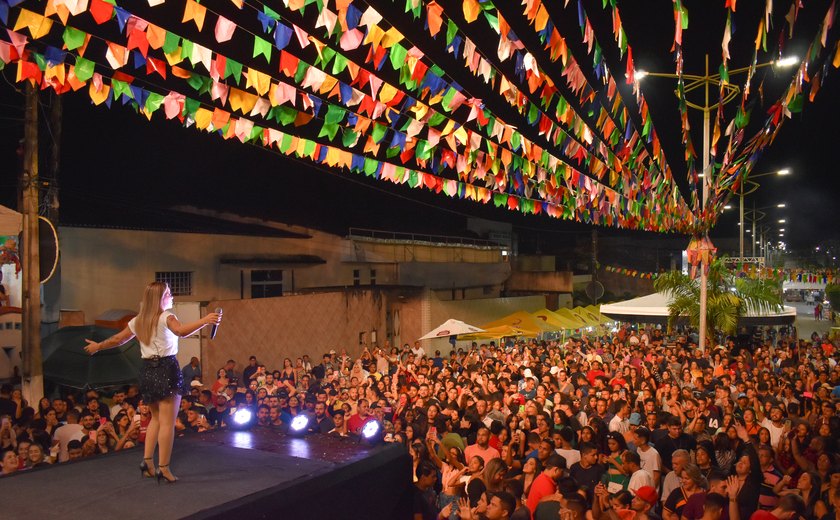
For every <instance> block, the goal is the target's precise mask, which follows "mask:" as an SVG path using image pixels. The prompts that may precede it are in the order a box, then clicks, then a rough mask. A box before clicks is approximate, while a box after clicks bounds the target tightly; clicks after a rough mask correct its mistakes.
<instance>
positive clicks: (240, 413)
mask: <svg viewBox="0 0 840 520" xmlns="http://www.w3.org/2000/svg"><path fill="white" fill-rule="evenodd" d="M253 421H254V413H253V412H252V411H251V410H249V409H248V408H240V409H238V410H236V411H235V412H233V416H232V417H231V421H230V427H231V428H232V429H234V430H247V429H249V428H250V427H251V425H252V424H253Z"/></svg>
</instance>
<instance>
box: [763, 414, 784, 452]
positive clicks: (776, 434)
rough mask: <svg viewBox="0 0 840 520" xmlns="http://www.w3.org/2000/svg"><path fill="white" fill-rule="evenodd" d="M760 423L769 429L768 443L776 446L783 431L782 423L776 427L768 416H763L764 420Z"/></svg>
mask: <svg viewBox="0 0 840 520" xmlns="http://www.w3.org/2000/svg"><path fill="white" fill-rule="evenodd" d="M761 425H762V426H764V427H765V428H767V429H768V430H770V444H771V445H772V446H778V445H779V440H780V439H781V438H782V435H784V433H785V425H784V424H782V426H781V427H776V425H774V424H773V421H771V420H770V418H769V417H765V418H764V420H763V421H761Z"/></svg>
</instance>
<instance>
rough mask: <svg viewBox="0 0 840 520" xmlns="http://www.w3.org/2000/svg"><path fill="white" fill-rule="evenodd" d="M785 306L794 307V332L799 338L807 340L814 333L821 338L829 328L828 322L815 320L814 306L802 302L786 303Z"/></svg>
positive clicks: (829, 323)
mask: <svg viewBox="0 0 840 520" xmlns="http://www.w3.org/2000/svg"><path fill="white" fill-rule="evenodd" d="M785 305H789V306H791V307H796V330H797V331H798V332H799V337H800V338H808V337H810V336H811V334H812V333H813V332H814V331H816V332H817V333H819V334H820V335H821V336H822V335H823V334H825V333H826V332H828V330H829V329H830V328H831V322H830V321H829V320H815V319H814V306H813V305H808V304H806V303H804V302H787V303H785Z"/></svg>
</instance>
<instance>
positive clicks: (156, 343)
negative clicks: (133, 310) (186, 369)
mask: <svg viewBox="0 0 840 520" xmlns="http://www.w3.org/2000/svg"><path fill="white" fill-rule="evenodd" d="M170 316H175V315H174V314H172V313H171V312H169V311H163V312H162V313H161V314H160V319H158V324H157V330H156V331H155V335H154V336H153V337H152V343H151V344H150V345H146V344H144V343H143V342H142V341H140V339H139V338H138V341H139V342H140V357H142V358H150V357H152V356H160V357H166V356H174V355H175V354H177V353H178V336H176V335H175V333H174V332H172V331H171V330H169V327H167V326H166V320H167V319H169V317H170ZM136 321H137V317H136V316H135V317H134V318H131V321H129V322H128V328H129V330H131V332H133V333H134V335H135V336H136V335H137V331H136V330H135V329H134V326H135V322H136Z"/></svg>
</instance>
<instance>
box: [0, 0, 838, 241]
mask: <svg viewBox="0 0 840 520" xmlns="http://www.w3.org/2000/svg"><path fill="white" fill-rule="evenodd" d="M26 3H28V2H25V4H26ZM370 3H371V4H374V5H376V6H377V8H378V9H379V10H380V12H381V13H382V14H383V15H385V17H386V18H387V19H393V20H396V21H400V20H401V22H398V23H399V26H400V29H401V30H403V32H404V33H405V34H406V36H407V37H408V38H409V39H410V40H411V41H412V42H413V43H414V44H416V45H417V46H418V47H420V48H421V50H423V51H424V52H425V53H426V54H427V55H428V56H430V57H431V58H432V59H433V60H434V61H435V62H436V63H438V64H439V65H441V66H442V67H444V69H445V70H446V71H447V72H448V73H449V74H450V75H451V76H452V77H453V78H454V79H455V80H456V81H458V82H459V83H460V84H462V85H464V87H465V89H466V90H467V91H470V92H471V93H472V94H473V95H476V96H477V97H482V99H485V101H486V102H487V103H488V104H491V106H492V107H493V109H494V111H497V113H503V114H505V116H507V117H506V119H509V120H511V121H513V122H515V116H518V114H515V112H513V111H512V110H511V109H510V108H509V107H504V106H501V105H502V103H501V101H498V100H495V99H494V98H493V95H492V94H489V93H488V94H486V95H478V94H477V92H481V90H479V89H481V88H482V85H481V84H480V83H479V82H477V81H476V80H475V79H474V78H472V77H471V76H470V75H469V74H468V73H464V72H463V71H462V70H460V67H461V66H460V64H459V62H458V61H456V60H454V59H453V58H452V57H451V56H449V55H447V54H445V53H443V52H442V51H441V47H442V46H441V45H440V44H439V43H437V42H434V41H432V40H431V39H430V38H429V37H428V36H427V34H426V33H425V31H424V30H423V28H422V26H419V25H420V24H415V23H406V22H408V21H409V19H408V17H407V16H406V15H403V14H401V13H402V5H403V1H402V0H399V1H397V2H395V3H391V2H389V1H386V0H378V1H375V2H374V1H371V2H370ZM439 3H440V4H441V5H443V6H444V7H445V9H446V11H445V12H450V9H455V8H456V7H458V6H460V2H454V1H440V2H439ZM774 3H775V4H776V6H775V7H776V13H775V15H774V23H775V28H774V30H773V32H771V34H772V35H776V34H777V33H778V28H779V27H781V20H782V19H783V17H784V14H785V12H786V11H787V9H788V7H789V2H783V1H779V0H777V1H776V2H774ZM137 4H146V2H137ZM169 4H172V9H170V10H169V11H166V9H168V6H164V7H162V8H157V9H158V10H157V11H156V10H153V9H150V8H148V7H145V8H143V7H142V6H140V5H138V6H137V7H136V9H137V11H136V12H138V14H141V15H145V16H146V17H147V18H149V19H155V20H157V19H159V17H160V16H161V14H160V13H163V19H164V20H169V23H170V25H167V24H165V23H161V25H164V27H166V28H168V29H172V30H178V29H180V27H181V24H180V14H181V11H182V9H183V3H182V2H174V1H170V2H169ZM175 4H177V6H176V5H175ZM225 4H226V3H225ZM496 4H497V5H498V6H499V7H500V8H502V9H503V11H504V13H505V14H506V17H507V18H508V19H509V20H511V26H512V27H513V28H514V30H515V31H516V32H517V34H519V35H520V37H522V38H523V41H525V43H526V44H528V46H529V47H530V45H531V41H535V40H528V39H527V38H528V37H530V38H533V32H532V31H531V30H530V29H529V28H528V27H527V25H525V24H524V23H522V22H521V21H519V20H520V18H521V17H520V16H519V15H518V14H517V13H516V9H519V6H518V4H519V2H511V3H510V4H508V3H506V2H501V1H497V2H496ZM551 4H552V5H554V4H560V5H558V6H554V7H553V8H552V9H553V10H552V11H551V15H552V17H553V18H554V19H555V20H556V21H557V22H558V27H559V28H560V29H561V32H563V34H564V35H566V38H567V40H568V41H569V44H570V46H572V47H573V48H575V49H576V50H577V49H580V45H581V44H580V42H579V41H578V40H579V35H580V33H579V31H578V30H577V29H576V28H577V17H576V9H575V8H574V4H575V2H571V3H570V6H569V7H568V8H566V9H563V8H562V2H553V3H551ZM600 4H601V2H600V0H598V1H595V2H592V1H590V2H585V5H586V7H587V10H588V12H589V14H590V16H591V17H592V19H593V23H595V22H598V23H596V34H597V36H598V38H599V40H600V41H601V42H602V43H604V44H605V46H606V47H609V46H610V45H609V44H612V42H613V40H612V35H611V32H610V25H609V16H608V15H606V16H605V14H604V12H603V11H602V10H601V8H600ZM684 4H685V5H686V7H687V8H688V10H689V13H690V24H689V28H688V29H687V30H686V31H685V33H684V42H683V43H684V48H685V51H686V65H685V70H686V72H687V73H702V68H703V59H704V54H705V53H708V54H709V56H710V64H711V67H712V68H713V69H715V70H716V69H717V67H718V65H719V64H720V40H721V35H722V29H723V24H724V21H725V16H726V14H725V11H724V9H723V5H724V2H723V0H715V1H714V2H711V1H708V0H695V1H688V0H685V1H684ZM127 5H128V4H127ZM131 5H132V8H135V7H134V5H133V4H131ZM642 5H643V6H644V7H643V8H640V7H639V6H642ZM827 5H828V2H827V1H826V0H816V1H808V2H806V9H804V10H803V11H802V12H801V14H800V17H801V20H800V23H801V26H800V25H797V28H796V33H795V38H796V39H795V41H794V42H793V43H792V45H791V47H790V48H789V49H786V51H785V52H784V53H783V54H789V53H794V54H797V55H798V56H802V55H803V53H804V50H805V45H807V42H809V41H810V40H811V39H812V38H813V36H814V34H815V31H816V27H817V23H818V21H819V19H821V17H822V15H823V14H824V13H825V6H827ZM502 6H505V7H502ZM619 6H620V7H621V9H622V15H623V17H624V18H623V22H624V26H625V29H626V32H627V35H628V40H629V42H630V44H631V45H632V46H633V53H634V58H635V60H636V68H637V70H641V69H644V70H651V71H661V72H673V71H674V62H673V58H672V56H671V54H670V52H669V49H670V47H671V42H672V39H673V11H672V3H671V1H670V0H648V1H645V2H620V3H619ZM176 7H177V8H176ZM763 7H764V2H758V1H752V2H748V1H746V0H741V1H740V2H738V11H737V12H736V15H735V20H736V28H737V30H736V33H735V36H734V37H733V41H732V44H731V47H730V48H731V51H732V57H733V59H732V62H731V63H730V68H733V69H734V68H737V67H742V66H745V65H747V64H748V60H749V59H750V58H751V56H752V50H751V46H752V41H753V39H754V38H755V32H756V26H757V24H758V19H760V16H761V12H763ZM233 14H234V15H235V12H234V13H233ZM176 17H178V18H177V21H175V18H176ZM515 22H516V23H515ZM473 25H475V29H478V28H480V26H479V25H478V24H477V23H476V24H473ZM466 28H470V27H469V26H467V27H466ZM471 29H472V28H471ZM180 32H181V33H183V32H184V31H180ZM205 33H208V34H212V30H210V31H208V30H207V29H206V28H205ZM837 34H838V28H837V27H835V28H834V30H833V31H832V33H831V35H830V36H831V37H830V38H829V41H830V45H834V42H836V38H837V36H836V35H837ZM471 37H473V38H474V39H475V40H476V41H477V42H478V43H479V45H480V47H481V48H482V49H484V50H486V53H485V54H489V55H491V56H493V55H494V54H495V43H496V42H497V41H498V40H497V39H494V38H487V37H486V35H484V34H481V33H480V32H478V31H476V34H471ZM775 46H776V45H775V43H774V41H773V40H771V38H770V37H768V51H769V52H770V53H772V52H773V49H774V48H775ZM612 47H614V45H612ZM577 55H578V56H582V55H583V53H581V52H579V53H577ZM605 56H606V58H607V62H608V63H609V64H610V69H611V70H612V71H613V74H614V76H615V77H616V80H617V81H619V80H623V70H624V69H623V66H622V64H621V63H623V62H619V61H618V53H617V50H616V49H605ZM584 58H585V57H580V58H579V60H580V61H582V62H585V63H588V58H587V59H584ZM275 59H276V58H275ZM769 59H772V58H771V57H770V56H769V55H768V54H760V57H759V61H767V60H769ZM542 65H543V67H544V68H546V69H549V68H550V67H551V64H550V63H543V64H542ZM263 69H265V66H264V64H263ZM829 72H830V75H829V76H828V77H827V78H826V79H825V80H824V84H823V87H822V90H821V91H820V92H819V94H818V95H817V97H816V100H815V103H813V104H811V103H808V104H806V106H805V109H804V110H803V112H802V113H799V114H794V117H793V119H792V120H789V121H787V122H786V123H785V124H784V127H783V128H782V130H781V134H780V136H779V138H778V139H777V141H776V142H775V143H774V144H773V145H772V146H771V148H770V149H769V150H768V151H766V152H765V154H764V156H762V158H761V160H760V162H759V164H758V167H757V168H756V169H755V170H754V172H755V173H761V172H765V171H773V170H777V169H779V168H783V167H784V168H790V169H791V170H792V171H793V175H790V176H787V177H780V178H775V177H773V178H771V177H767V178H764V179H762V180H761V184H762V188H761V189H760V190H759V191H758V192H757V193H756V194H755V195H752V196H750V197H748V198H747V201H748V202H747V204H748V206H750V207H751V205H752V203H753V201H754V202H755V204H756V206H759V207H760V206H766V205H771V204H772V205H775V204H776V203H778V202H786V203H787V206H788V208H787V209H786V210H780V211H782V213H771V216H772V218H773V219H774V220H775V219H778V218H781V217H785V218H787V220H788V223H787V224H786V226H785V228H786V230H787V233H786V234H787V241H788V244H790V246H792V247H811V246H813V245H814V244H816V243H818V242H820V241H822V240H824V239H828V238H838V237H840V228H838V226H837V225H836V222H837V220H838V216H840V213H839V212H838V210H837V209H836V208H837V205H836V199H837V197H838V195H840V180H838V178H840V173H838V172H837V171H836V166H835V164H834V163H835V162H836V160H835V159H834V156H835V154H834V153H833V152H834V150H835V149H836V148H837V146H838V143H840V130H838V125H840V122H838V116H840V101H838V97H839V96H838V95H840V71H838V70H837V69H834V68H831V69H830V71H829ZM790 74H791V72H790V71H784V72H781V73H778V74H777V73H775V72H774V71H772V70H771V69H766V75H765V73H764V72H762V73H760V74H758V75H757V78H759V77H763V78H764V86H763V91H764V97H765V102H764V105H763V106H758V107H756V108H754V110H753V117H752V122H753V123H756V122H758V123H759V124H760V122H761V121H763V119H764V112H765V111H766V109H767V107H769V105H770V104H771V101H772V100H775V99H776V98H778V96H779V94H780V92H781V91H782V89H783V88H784V87H785V86H786V85H787V84H788V83H789V82H790V77H791V76H790ZM2 75H3V77H4V80H5V81H2V82H0V132H1V133H2V135H0V138H1V141H0V161H2V164H4V165H6V167H5V168H4V174H3V177H2V180H0V190H2V191H0V197H1V198H2V200H0V203H2V204H4V205H8V206H11V207H15V206H16V201H15V192H14V186H15V182H16V176H17V172H18V169H19V158H18V156H17V155H16V153H17V152H16V149H17V143H18V140H19V139H20V138H21V136H22V133H23V130H22V121H21V120H20V117H21V114H22V109H21V107H22V104H23V97H22V95H20V94H19V92H17V91H16V87H15V86H14V85H13V84H12V83H13V80H14V68H8V69H7V70H4V71H3V72H2ZM275 77H279V75H276V76H275ZM554 78H555V79H558V78H559V74H556V75H555V76H554ZM732 82H733V83H736V84H738V83H741V82H743V77H742V76H734V77H733V78H732ZM675 84H676V82H675V80H668V79H656V78H646V79H645V80H644V83H643V87H642V88H643V92H644V93H645V96H646V97H647V100H648V102H649V103H650V105H651V114H652V116H653V121H654V123H655V125H656V128H657V131H658V133H659V135H660V137H661V138H662V141H663V146H664V147H665V150H666V154H667V156H668V160H669V163H670V164H671V166H672V168H673V170H674V174H675V177H676V179H677V180H678V183H679V184H680V188H681V190H682V192H683V194H684V196H686V197H687V190H686V182H685V173H684V172H685V164H684V162H683V161H682V154H683V150H682V146H681V144H680V142H679V132H680V127H679V118H678V111H677V98H676V97H675V96H674V95H673V92H672V91H673V89H674V87H675ZM485 90H486V89H485ZM624 94H625V96H628V97H631V96H632V95H631V94H629V93H628V92H627V91H626V90H625V91H624ZM43 99H44V104H45V106H44V108H43V110H42V111H41V114H42V115H44V114H45V113H46V112H47V111H48V110H49V108H48V107H47V106H46V105H47V104H48V103H49V99H48V98H47V97H44V98H43ZM735 104H736V103H733V104H732V105H733V106H732V107H728V117H731V115H729V114H730V113H732V110H734V105H735ZM497 106H498V109H497ZM508 114H513V115H510V116H508ZM63 124H64V129H63V136H62V158H61V172H60V187H61V190H60V203H61V218H62V221H63V222H67V223H77V224H100V225H137V224H142V223H143V222H144V221H153V220H154V221H155V222H157V221H159V220H160V219H161V218H164V219H170V221H171V222H172V223H173V225H176V224H181V225H189V224H188V223H189V221H190V219H186V220H184V221H183V222H181V221H180V219H183V217H179V216H178V215H177V214H173V213H170V212H167V211H165V210H166V208H169V207H171V206H175V205H193V206H198V207H202V208H207V209H214V210H220V211H232V212H236V213H239V214H242V215H246V216H258V217H265V218H270V219H276V220H280V221H285V222H290V223H293V224H299V225H305V226H311V227H316V228H321V229H324V230H327V231H332V232H335V233H339V234H345V233H346V232H347V230H348V228H349V227H367V228H374V229H385V230H395V231H407V232H418V233H430V234H446V235H465V234H466V220H467V218H468V217H470V216H475V217H480V218H486V219H491V220H498V221H504V222H510V223H512V224H513V225H514V226H515V227H516V229H517V230H518V232H519V233H520V234H522V235H528V234H531V235H542V236H545V237H549V238H551V237H559V236H563V235H567V234H571V233H587V232H588V231H587V230H588V229H589V228H588V227H587V226H584V225H580V224H575V223H570V222H565V221H560V220H556V219H551V218H548V217H539V216H523V215H521V214H519V213H514V212H509V211H505V210H500V209H495V208H493V207H489V206H483V205H480V204H476V203H473V202H470V201H459V200H452V199H449V198H448V197H446V196H444V195H434V194H431V193H429V192H427V191H422V190H416V189H411V188H408V187H406V186H395V185H393V184H391V183H389V182H380V181H373V180H370V179H369V178H366V177H363V176H360V175H356V174H350V173H346V172H335V171H329V170H326V169H323V168H320V167H315V166H313V165H312V164H311V163H309V162H307V161H295V160H291V159H289V158H287V157H285V156H283V155H281V154H279V152H277V153H275V152H271V151H267V150H265V149H263V148H260V147H256V146H253V145H243V144H240V143H239V142H233V141H225V140H223V139H221V138H219V137H218V136H216V135H208V134H206V133H203V132H197V131H195V130H193V129H183V128H181V127H180V126H179V125H178V124H175V123H172V122H169V121H165V120H164V119H163V118H162V117H157V116H156V117H153V119H152V121H151V122H148V121H147V120H146V119H145V118H144V117H142V116H138V115H136V114H134V113H133V111H132V110H131V109H130V108H129V107H122V106H117V105H116V104H114V106H113V107H112V109H110V110H108V109H107V108H103V107H93V106H91V105H90V101H89V98H88V97H87V94H85V93H82V92H80V93H77V94H71V95H67V96H65V98H64V123H63ZM691 124H692V128H693V130H692V131H693V134H694V143H695V146H696V147H697V149H698V150H700V149H702V136H701V130H702V120H701V118H700V115H699V113H695V114H693V115H692V119H691ZM520 128H521V126H520ZM749 128H750V129H753V130H752V132H748V134H747V135H748V136H751V135H752V134H753V133H754V132H755V130H754V128H755V124H753V125H752V126H750V127H749ZM41 139H42V141H43V143H48V142H49V139H50V132H49V129H47V128H42V133H41ZM720 146H721V147H722V146H723V145H720ZM732 204H733V210H732V211H731V212H728V213H727V214H726V215H724V216H723V217H722V218H721V220H720V222H719V224H718V226H717V229H716V230H715V232H714V235H713V236H725V237H734V236H736V234H737V226H736V222H737V211H736V209H737V200H736V199H733V201H732ZM604 231H606V232H608V233H615V234H622V233H627V232H622V231H610V230H604ZM549 241H550V240H549Z"/></svg>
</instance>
